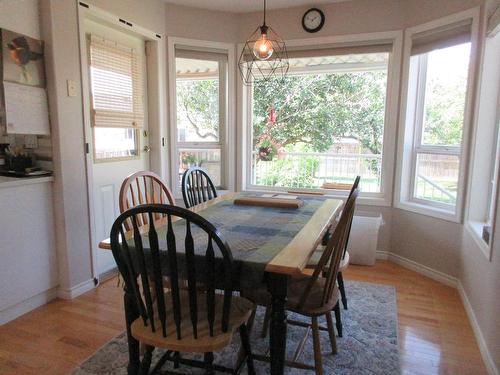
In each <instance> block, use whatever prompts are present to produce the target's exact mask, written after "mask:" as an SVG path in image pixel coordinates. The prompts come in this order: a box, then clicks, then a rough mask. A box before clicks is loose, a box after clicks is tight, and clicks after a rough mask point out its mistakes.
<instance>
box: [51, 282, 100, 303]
mask: <svg viewBox="0 0 500 375" xmlns="http://www.w3.org/2000/svg"><path fill="white" fill-rule="evenodd" d="M93 288H95V282H94V279H90V280H87V281H84V282H83V283H80V284H78V285H75V286H74V287H73V288H71V289H62V288H59V289H58V290H57V296H58V297H59V298H62V299H73V298H76V297H78V296H79V295H80V294H83V293H85V292H88V291H89V290H91V289H93Z"/></svg>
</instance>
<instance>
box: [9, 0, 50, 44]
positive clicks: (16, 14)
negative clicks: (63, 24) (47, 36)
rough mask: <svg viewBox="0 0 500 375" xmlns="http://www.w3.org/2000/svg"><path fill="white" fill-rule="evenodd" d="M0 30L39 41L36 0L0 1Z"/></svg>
mask: <svg viewBox="0 0 500 375" xmlns="http://www.w3.org/2000/svg"><path fill="white" fill-rule="evenodd" d="M0 28H5V29H8V30H12V31H15V32H18V33H21V34H25V35H28V36H31V37H33V38H36V39H40V21H39V9H38V0H0Z"/></svg>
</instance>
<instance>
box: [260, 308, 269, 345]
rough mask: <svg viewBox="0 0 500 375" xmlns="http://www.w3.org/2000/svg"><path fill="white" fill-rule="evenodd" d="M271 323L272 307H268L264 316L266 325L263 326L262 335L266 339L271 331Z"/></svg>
mask: <svg viewBox="0 0 500 375" xmlns="http://www.w3.org/2000/svg"><path fill="white" fill-rule="evenodd" d="M270 321H271V306H267V307H266V313H265V314H264V323H263V324H262V333H261V334H260V336H261V337H262V338H263V339H264V338H266V336H267V332H268V331H269V322H270Z"/></svg>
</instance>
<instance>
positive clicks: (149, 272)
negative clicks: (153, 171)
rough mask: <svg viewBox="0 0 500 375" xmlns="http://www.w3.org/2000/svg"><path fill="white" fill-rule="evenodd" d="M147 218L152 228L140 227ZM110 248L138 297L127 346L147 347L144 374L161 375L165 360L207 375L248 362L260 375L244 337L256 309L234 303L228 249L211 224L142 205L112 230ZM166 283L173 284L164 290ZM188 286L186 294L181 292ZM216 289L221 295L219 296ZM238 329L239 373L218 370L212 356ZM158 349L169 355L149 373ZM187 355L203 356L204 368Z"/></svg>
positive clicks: (188, 214)
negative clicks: (128, 225) (184, 283)
mask: <svg viewBox="0 0 500 375" xmlns="http://www.w3.org/2000/svg"><path fill="white" fill-rule="evenodd" d="M143 215H146V216H147V218H148V222H149V225H147V226H142V227H141V226H140V225H139V218H141V217H143ZM155 217H160V218H161V219H159V220H155ZM178 219H183V220H178ZM127 222H130V223H131V225H132V233H133V234H132V236H131V237H130V235H128V234H126V228H125V224H126V223H127ZM174 222H175V223H174ZM160 226H162V230H163V231H166V234H165V235H164V236H163V235H162V236H159V234H158V229H159V228H160ZM175 232H177V233H182V238H176V234H175ZM129 233H130V232H129ZM146 236H147V238H146ZM177 237H178V236H177ZM121 238H129V240H128V241H121ZM194 238H196V239H197V241H196V244H195V240H194ZM145 244H147V248H145V247H146V246H145ZM178 244H181V246H179V247H178ZM111 248H112V251H113V256H114V258H115V260H116V263H117V265H118V269H119V271H120V274H121V275H122V277H123V279H124V281H125V288H126V290H127V291H128V292H129V293H131V294H132V295H133V300H134V302H135V303H134V306H135V308H136V309H137V310H138V312H139V317H138V318H137V319H135V320H133V321H131V322H130V329H127V333H128V339H129V342H130V340H135V341H133V342H136V343H137V342H138V343H141V344H145V352H144V355H143V359H142V361H141V363H140V367H141V373H144V374H148V373H151V374H153V373H157V371H158V370H160V368H161V367H162V365H163V364H164V363H165V361H172V362H174V364H175V365H176V366H177V365H179V364H186V365H190V366H194V367H200V368H204V369H206V371H207V373H208V374H214V373H215V371H222V372H231V373H235V372H239V370H240V369H241V367H242V365H243V364H244V358H245V357H246V363H247V366H248V373H249V374H254V373H255V371H254V368H253V361H252V355H251V350H250V342H249V337H248V330H247V322H248V320H249V319H250V317H251V315H252V313H253V311H254V309H255V306H254V304H253V303H252V302H250V301H249V300H247V299H245V298H242V297H237V296H233V281H234V280H233V279H234V277H235V275H234V273H235V272H234V267H233V258H232V254H231V250H230V248H229V245H228V244H227V243H226V242H225V241H224V240H223V238H222V237H221V235H220V233H219V232H218V231H217V229H216V228H215V227H214V226H213V225H212V224H211V223H210V222H208V221H207V220H206V219H204V218H202V217H201V216H199V215H198V214H196V213H193V212H191V211H189V210H187V209H184V208H182V207H176V206H171V205H161V204H147V205H140V206H137V207H135V208H132V209H130V210H127V211H125V212H124V213H122V214H121V215H120V216H119V217H118V218H117V219H116V221H115V223H114V224H113V227H112V229H111ZM179 248H180V249H182V250H183V251H179ZM195 248H196V249H197V252H198V254H197V255H195ZM200 251H201V252H202V254H204V255H200ZM167 271H168V272H167ZM181 275H183V278H181ZM167 276H168V277H169V278H170V285H169V289H168V290H165V288H164V280H165V278H166V277H167ZM184 279H187V287H183V286H182V280H184ZM216 285H217V286H216ZM200 286H201V287H200ZM216 288H217V289H220V290H222V291H223V292H222V293H216ZM127 319H128V318H127ZM128 320H132V319H128ZM235 330H239V333H240V336H241V342H242V347H243V349H244V353H245V354H246V355H245V356H244V358H243V360H241V361H239V363H238V366H237V368H236V370H234V369H230V368H227V367H223V366H220V365H216V364H214V363H213V360H214V356H213V352H215V351H218V350H221V349H222V348H224V347H225V346H227V345H228V344H230V343H231V340H232V338H233V335H234V333H235ZM155 348H163V349H166V350H167V351H166V353H165V354H164V355H163V356H162V358H161V359H160V360H159V361H158V363H157V364H156V366H155V368H154V369H153V370H152V371H151V372H149V369H150V367H151V358H152V354H153V351H154V350H155ZM187 352H189V353H204V361H197V360H193V359H187V358H182V356H181V355H180V354H178V353H187Z"/></svg>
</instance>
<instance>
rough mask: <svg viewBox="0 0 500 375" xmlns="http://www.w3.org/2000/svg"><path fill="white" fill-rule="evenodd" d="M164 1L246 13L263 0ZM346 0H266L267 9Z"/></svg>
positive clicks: (261, 4)
mask: <svg viewBox="0 0 500 375" xmlns="http://www.w3.org/2000/svg"><path fill="white" fill-rule="evenodd" d="M163 1H164V2H166V3H170V4H177V5H185V6H189V7H194V8H203V9H210V10H219V11H224V12H232V13H246V12H255V11H259V10H262V8H263V4H264V0H163ZM341 1H347V0H267V8H268V9H282V8H292V7H296V6H301V5H311V6H312V5H321V4H329V3H330V4H331V3H338V2H341Z"/></svg>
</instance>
